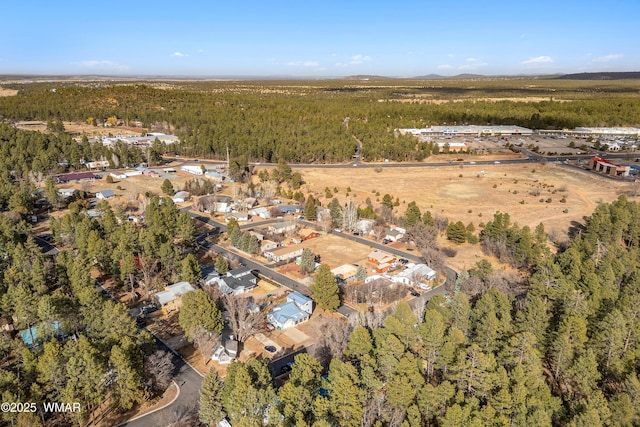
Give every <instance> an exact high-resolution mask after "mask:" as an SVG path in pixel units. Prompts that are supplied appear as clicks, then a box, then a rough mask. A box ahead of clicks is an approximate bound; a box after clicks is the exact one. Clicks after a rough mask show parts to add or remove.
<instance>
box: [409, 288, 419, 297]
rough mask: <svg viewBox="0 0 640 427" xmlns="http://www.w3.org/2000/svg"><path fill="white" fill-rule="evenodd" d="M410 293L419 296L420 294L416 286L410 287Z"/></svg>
mask: <svg viewBox="0 0 640 427" xmlns="http://www.w3.org/2000/svg"><path fill="white" fill-rule="evenodd" d="M409 293H410V294H411V295H413V296H414V297H419V296H420V292H418V291H416V290H415V289H414V288H409Z"/></svg>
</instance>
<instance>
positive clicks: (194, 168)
mask: <svg viewBox="0 0 640 427" xmlns="http://www.w3.org/2000/svg"><path fill="white" fill-rule="evenodd" d="M202 169H203V168H202V166H199V165H184V166H182V167H181V168H180V170H182V171H183V172H188V173H190V174H193V175H204V172H203V170H202Z"/></svg>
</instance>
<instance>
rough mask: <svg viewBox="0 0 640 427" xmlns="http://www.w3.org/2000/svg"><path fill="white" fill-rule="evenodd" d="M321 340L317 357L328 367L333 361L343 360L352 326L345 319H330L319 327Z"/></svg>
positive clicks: (317, 348) (317, 349) (317, 347)
mask: <svg viewBox="0 0 640 427" xmlns="http://www.w3.org/2000/svg"><path fill="white" fill-rule="evenodd" d="M319 329H320V337H321V338H320V340H319V342H318V345H317V346H316V355H315V356H316V357H317V358H318V359H319V360H320V361H322V362H323V363H324V364H326V365H328V364H329V362H330V361H331V360H332V359H342V354H343V352H344V350H345V348H347V344H348V342H349V336H350V334H351V330H352V326H351V325H350V324H349V322H347V321H346V320H343V319H337V318H333V317H332V318H329V319H326V320H324V319H323V320H322V323H320V325H319Z"/></svg>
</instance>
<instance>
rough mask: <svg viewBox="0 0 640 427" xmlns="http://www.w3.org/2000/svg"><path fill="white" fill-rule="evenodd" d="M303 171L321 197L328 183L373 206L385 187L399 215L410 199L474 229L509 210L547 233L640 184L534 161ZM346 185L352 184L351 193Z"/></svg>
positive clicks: (516, 219) (341, 197)
mask: <svg viewBox="0 0 640 427" xmlns="http://www.w3.org/2000/svg"><path fill="white" fill-rule="evenodd" d="M301 173H302V175H303V178H304V180H305V182H306V183H307V184H306V185H305V186H304V188H306V189H308V191H311V192H312V193H314V196H316V197H318V198H319V199H320V200H321V201H322V202H323V204H326V203H328V202H329V201H330V200H328V199H326V198H325V194H324V189H325V187H329V188H330V189H333V188H334V187H335V188H337V189H338V193H337V194H335V197H337V198H338V200H340V201H341V203H344V202H346V201H347V199H351V200H353V201H354V202H356V203H359V204H360V205H362V206H364V203H365V200H366V199H367V198H370V199H371V201H372V203H373V205H374V207H378V206H379V204H380V201H381V200H382V196H383V195H384V194H385V193H388V194H390V195H392V196H393V198H394V199H395V198H396V197H397V198H398V199H399V201H400V206H399V207H397V208H395V210H394V213H395V214H396V215H403V214H404V211H405V209H406V206H407V204H408V203H409V202H411V201H416V203H417V204H418V206H419V207H420V209H421V210H422V211H423V212H424V211H426V210H430V211H431V213H432V214H434V215H442V216H445V217H447V218H449V220H450V221H462V222H463V223H465V224H468V223H469V222H473V223H474V225H475V226H476V229H478V224H479V223H481V222H486V221H489V220H491V219H492V218H493V214H494V213H495V212H497V211H501V212H507V213H509V214H510V216H511V218H512V221H514V222H517V223H518V224H519V225H520V226H524V225H528V226H530V227H535V226H536V225H537V224H539V223H540V222H542V223H543V224H544V225H545V228H546V229H547V231H548V232H550V233H554V232H555V233H565V232H566V230H567V229H568V227H569V226H570V224H571V221H580V222H582V220H583V217H584V216H587V215H590V214H591V213H592V212H593V210H594V208H595V206H596V204H597V203H599V202H610V201H612V200H615V199H616V198H617V197H618V196H619V195H620V194H623V193H629V192H632V191H634V187H636V186H638V185H640V184H638V183H624V182H617V181H613V180H610V179H606V178H601V177H598V176H597V175H594V174H591V173H587V172H583V171H580V170H577V169H571V168H567V167H562V166H560V165H555V164H547V165H541V164H537V163H532V164H526V165H504V164H501V165H484V166H480V165H465V166H464V167H460V166H459V165H458V166H455V165H453V166H446V167H423V168H385V169H382V171H381V172H375V170H374V169H370V168H360V169H357V170H356V168H353V169H350V168H348V169H339V170H334V169H312V168H309V169H303V170H301ZM347 185H348V186H349V187H350V188H351V192H350V193H349V196H348V197H347V195H346V193H347ZM377 193H379V194H380V195H379V196H378V195H377ZM563 199H564V202H561V200H563ZM565 210H566V211H567V212H566V213H565V212H564V211H565ZM345 259H346V257H345Z"/></svg>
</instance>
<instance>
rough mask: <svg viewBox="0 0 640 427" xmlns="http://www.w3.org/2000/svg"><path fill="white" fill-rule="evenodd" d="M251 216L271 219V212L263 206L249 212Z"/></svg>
mask: <svg viewBox="0 0 640 427" xmlns="http://www.w3.org/2000/svg"><path fill="white" fill-rule="evenodd" d="M249 213H250V214H251V215H255V216H259V217H260V218H264V219H267V218H271V212H270V211H269V209H268V208H266V207H264V206H261V207H259V208H253V209H251V210H250V211H249Z"/></svg>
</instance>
